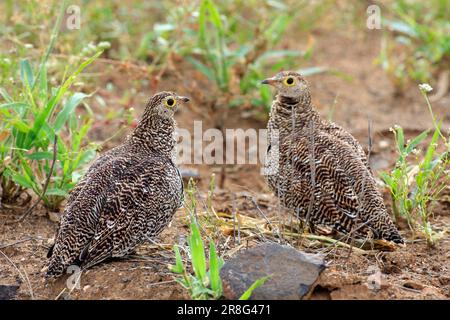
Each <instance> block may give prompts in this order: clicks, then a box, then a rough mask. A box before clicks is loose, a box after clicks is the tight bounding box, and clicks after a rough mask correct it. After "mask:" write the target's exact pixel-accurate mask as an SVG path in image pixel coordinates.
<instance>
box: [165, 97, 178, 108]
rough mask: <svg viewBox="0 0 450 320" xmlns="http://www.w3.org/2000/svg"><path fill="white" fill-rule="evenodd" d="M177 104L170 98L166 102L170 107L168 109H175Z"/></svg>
mask: <svg viewBox="0 0 450 320" xmlns="http://www.w3.org/2000/svg"><path fill="white" fill-rule="evenodd" d="M176 103H177V101H176V100H175V99H173V98H169V99H167V100H166V106H168V107H173V106H174V105H175V104H176Z"/></svg>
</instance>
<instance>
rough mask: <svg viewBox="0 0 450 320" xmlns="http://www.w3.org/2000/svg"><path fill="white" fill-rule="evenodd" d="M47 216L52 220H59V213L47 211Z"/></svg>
mask: <svg viewBox="0 0 450 320" xmlns="http://www.w3.org/2000/svg"><path fill="white" fill-rule="evenodd" d="M48 218H49V219H50V220H51V221H53V222H60V221H61V213H59V212H53V211H49V212H48Z"/></svg>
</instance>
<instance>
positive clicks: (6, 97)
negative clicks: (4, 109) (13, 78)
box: [0, 87, 13, 103]
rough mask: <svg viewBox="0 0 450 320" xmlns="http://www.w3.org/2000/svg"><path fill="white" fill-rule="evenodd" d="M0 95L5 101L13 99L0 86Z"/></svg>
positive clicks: (10, 101)
mask: <svg viewBox="0 0 450 320" xmlns="http://www.w3.org/2000/svg"><path fill="white" fill-rule="evenodd" d="M0 95H1V96H2V97H3V99H5V101H6V102H9V103H12V102H13V99H12V98H11V96H10V95H9V94H8V92H7V91H6V89H5V88H3V87H0Z"/></svg>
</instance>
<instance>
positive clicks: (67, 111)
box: [53, 92, 89, 133]
mask: <svg viewBox="0 0 450 320" xmlns="http://www.w3.org/2000/svg"><path fill="white" fill-rule="evenodd" d="M88 96H89V95H87V94H84V93H82V92H76V93H74V94H73V95H72V96H70V97H69V99H67V101H66V103H65V105H64V107H63V108H62V110H61V111H60V112H59V113H58V115H57V116H56V120H55V123H54V124H53V127H54V129H55V132H56V133H58V132H59V130H61V128H62V126H63V125H64V123H65V122H66V121H67V119H68V118H69V116H70V115H71V114H72V112H73V111H74V109H75V108H76V107H77V106H78V105H79V104H80V103H81V101H83V99H84V98H86V97H88Z"/></svg>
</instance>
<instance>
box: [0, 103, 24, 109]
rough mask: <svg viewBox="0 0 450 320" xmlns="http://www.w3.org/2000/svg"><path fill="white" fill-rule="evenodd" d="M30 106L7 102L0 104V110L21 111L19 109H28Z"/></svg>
mask: <svg viewBox="0 0 450 320" xmlns="http://www.w3.org/2000/svg"><path fill="white" fill-rule="evenodd" d="M29 107H30V105H29V104H27V103H24V102H8V103H4V104H0V109H21V108H29Z"/></svg>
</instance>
